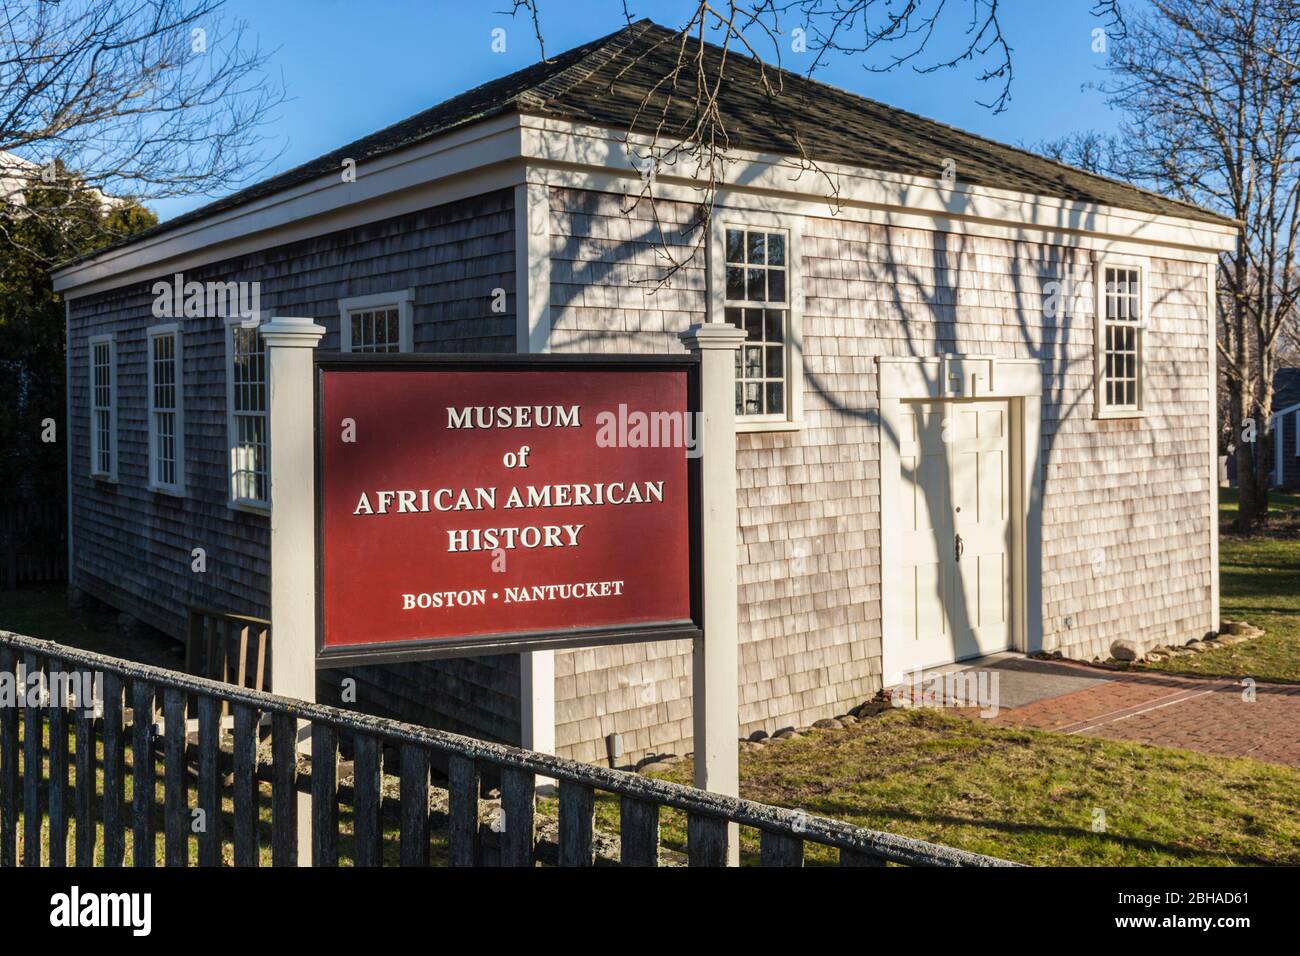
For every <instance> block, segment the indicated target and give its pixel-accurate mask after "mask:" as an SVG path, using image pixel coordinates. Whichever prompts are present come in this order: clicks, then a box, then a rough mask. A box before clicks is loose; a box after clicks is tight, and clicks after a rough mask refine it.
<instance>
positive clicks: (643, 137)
mask: <svg viewBox="0 0 1300 956" xmlns="http://www.w3.org/2000/svg"><path fill="white" fill-rule="evenodd" d="M690 9H691V12H690V14H689V15H688V17H687V19H686V22H685V23H682V24H681V25H680V26H679V27H678V28H677V29H676V31H675V32H674V33H673V34H672V36H671V38H670V39H668V40H666V41H664V42H663V44H661V46H666V47H668V48H669V50H670V52H671V59H672V66H671V67H670V69H668V70H666V71H665V72H664V73H663V75H661V76H659V77H658V78H657V80H656V82H655V84H654V86H653V88H652V89H650V90H649V91H648V92H647V93H646V95H645V97H644V98H643V99H642V101H641V103H640V106H639V108H638V110H637V113H636V116H635V118H634V119H633V121H632V122H631V123H629V130H628V132H627V134H626V137H625V149H626V150H627V154H628V156H629V161H630V162H631V163H632V164H633V165H634V166H636V167H637V168H638V169H639V170H641V172H642V178H643V181H644V183H643V187H642V189H641V191H640V193H639V194H637V195H635V196H634V197H632V199H631V200H630V201H631V202H632V203H637V202H640V201H643V200H646V201H648V202H647V207H648V208H649V209H650V210H651V213H652V215H654V216H655V222H656V226H657V228H658V230H659V234H660V241H659V242H658V243H657V249H658V252H659V255H660V257H661V259H662V260H663V265H664V268H663V270H662V272H661V273H660V275H658V276H657V277H655V279H653V280H651V281H653V282H655V283H656V284H667V283H670V281H671V279H672V277H673V275H674V274H675V273H676V272H678V271H679V270H680V269H682V268H683V267H684V266H686V265H687V264H689V263H690V262H692V261H694V260H695V259H696V258H697V257H698V256H700V254H701V251H702V248H703V237H704V236H705V235H707V233H708V228H707V227H708V223H709V219H710V216H711V215H712V209H713V204H714V197H715V195H716V190H717V186H718V183H719V182H720V180H721V177H722V176H723V174H724V172H725V170H726V168H727V167H728V165H729V164H730V162H731V152H732V150H731V147H730V141H731V137H730V135H729V132H730V131H729V130H728V129H727V119H726V116H725V115H724V113H723V111H722V110H721V109H720V103H719V97H720V94H721V92H722V89H723V85H724V84H725V82H726V79H725V77H726V69H727V64H728V62H729V61H731V60H732V59H734V58H737V57H746V58H750V59H752V60H753V61H755V64H756V66H757V68H758V76H759V83H760V86H761V87H762V90H763V92H764V94H765V95H766V96H768V97H777V96H780V95H781V94H782V92H783V79H784V76H783V73H782V71H781V69H780V67H782V65H783V56H784V54H785V53H786V52H787V51H791V50H796V51H799V52H800V53H801V54H806V55H807V56H806V58H804V59H801V60H800V64H801V66H802V70H801V71H800V72H803V73H804V74H806V75H808V76H812V75H813V74H815V73H816V72H817V71H818V70H819V69H821V68H822V67H824V66H826V65H827V64H828V63H829V62H830V60H831V59H832V58H834V57H840V56H845V57H851V58H853V59H854V60H856V61H858V62H860V63H861V65H862V67H863V69H865V70H867V71H871V72H887V71H890V70H895V69H899V68H903V67H906V68H909V69H912V70H914V71H915V72H917V73H922V74H927V73H934V72H936V71H939V70H951V69H957V68H960V67H962V66H964V65H975V69H976V70H977V71H978V72H977V75H976V80H977V82H978V83H980V84H986V85H988V86H989V87H990V88H991V89H992V90H993V91H994V93H993V96H992V98H991V99H989V100H988V101H987V102H984V103H983V104H982V105H985V106H986V107H988V108H989V109H991V110H993V111H994V112H1000V111H1001V110H1003V109H1005V108H1006V106H1007V104H1008V102H1009V101H1010V97H1011V85H1012V78H1013V73H1012V47H1011V45H1010V43H1009V42H1008V40H1007V39H1006V36H1005V34H1004V32H1003V28H1002V21H1001V19H1000V16H999V14H1000V0H750V2H742V0H697V2H696V3H695V4H694V5H693V6H692V7H691V8H690ZM1090 11H1091V13H1092V14H1093V15H1094V16H1096V17H1098V18H1099V19H1100V20H1101V21H1102V22H1103V23H1104V24H1105V29H1106V31H1107V33H1108V34H1109V35H1111V36H1113V37H1119V36H1122V35H1123V31H1124V17H1123V15H1122V13H1121V10H1120V6H1119V3H1118V0H1097V2H1094V3H1092V4H1091V6H1090ZM504 13H505V14H506V15H509V16H512V17H526V18H527V19H528V20H529V21H530V23H531V26H532V29H533V32H534V34H535V35H536V37H537V41H538V47H539V51H540V53H541V56H542V58H543V59H545V43H544V35H545V31H544V29H543V19H544V3H543V0H513V4H512V6H511V8H510V9H509V10H506V11H504ZM623 16H624V18H625V19H626V20H627V22H628V23H631V22H633V21H634V20H635V18H636V12H635V11H634V10H633V8H632V4H631V2H630V0H623ZM954 37H955V40H954ZM709 44H712V45H709ZM656 52H662V51H656ZM637 62H639V60H638V61H636V62H633V63H631V64H629V65H628V66H627V67H626V68H625V71H626V70H629V69H633V68H634V67H635V66H636V65H637ZM768 64H772V65H773V66H775V67H776V69H770V68H769V67H768ZM634 131H639V132H634ZM786 132H787V133H788V135H789V136H790V139H791V142H792V144H793V150H794V153H795V156H794V157H793V162H794V165H795V174H796V175H797V174H801V173H803V172H811V173H812V174H813V175H815V176H819V177H820V178H821V179H822V180H823V182H824V183H825V185H826V187H827V198H828V199H829V200H830V201H831V203H832V204H834V203H835V202H836V201H837V200H838V192H837V190H836V188H835V185H834V182H833V180H832V178H831V177H830V176H828V175H824V174H823V170H822V169H821V167H820V166H819V165H818V163H817V162H816V160H815V158H814V157H812V156H811V155H810V154H809V152H808V150H807V149H806V148H805V137H804V136H803V134H802V133H801V131H800V130H799V129H790V130H787V131H786ZM667 170H675V171H677V173H678V175H685V176H688V177H689V178H690V179H692V180H693V181H695V182H696V183H698V184H699V202H698V203H697V205H696V208H697V217H696V219H695V220H694V221H693V222H691V223H690V224H689V225H688V226H687V227H686V229H685V230H684V232H688V233H690V234H691V235H692V236H693V240H692V241H687V242H676V243H674V242H671V241H668V239H667V237H666V236H664V233H663V226H662V224H661V223H659V221H658V218H657V210H656V207H655V203H654V201H653V200H654V196H655V193H654V187H655V174H656V173H659V172H663V171H667Z"/></svg>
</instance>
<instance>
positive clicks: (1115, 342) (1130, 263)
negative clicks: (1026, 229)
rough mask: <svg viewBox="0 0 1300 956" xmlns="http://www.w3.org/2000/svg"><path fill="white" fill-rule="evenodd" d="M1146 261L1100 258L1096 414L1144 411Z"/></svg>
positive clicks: (1115, 415) (1117, 415)
mask: <svg viewBox="0 0 1300 956" xmlns="http://www.w3.org/2000/svg"><path fill="white" fill-rule="evenodd" d="M1146 274H1147V267H1146V263H1145V262H1144V261H1142V260H1140V259H1136V258H1130V257H1122V258H1121V257H1110V256H1108V257H1105V258H1102V259H1099V260H1098V261H1097V263H1096V273H1095V277H1094V280H1093V281H1094V286H1095V288H1096V293H1097V299H1096V336H1097V338H1096V374H1095V387H1096V395H1097V399H1096V417H1098V418H1136V417H1140V416H1141V415H1142V414H1143V411H1144V404H1143V386H1144V382H1143V377H1144V376H1143V369H1144V359H1145V346H1146V330H1147V309H1148V302H1147V286H1146Z"/></svg>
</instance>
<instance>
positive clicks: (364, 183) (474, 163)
mask: <svg viewBox="0 0 1300 956" xmlns="http://www.w3.org/2000/svg"><path fill="white" fill-rule="evenodd" d="M635 139H636V140H637V141H640V142H646V141H647V138H646V137H636V138H635ZM729 155H730V156H731V157H732V161H731V162H730V163H729V165H728V167H727V169H726V170H725V172H724V175H723V177H722V186H723V187H724V189H725V192H726V193H727V194H730V195H733V196H735V195H737V194H742V193H744V194H749V195H753V196H756V197H764V198H765V199H766V198H772V199H778V200H781V199H784V200H787V201H791V202H801V203H819V204H820V205H821V207H822V208H823V209H824V210H826V209H827V196H828V195H829V193H830V191H831V190H830V187H829V186H828V183H827V180H826V177H828V176H829V177H830V179H831V181H832V182H834V183H835V184H836V185H837V187H838V191H839V201H840V202H841V203H842V204H843V206H844V207H845V208H846V209H865V210H868V211H876V212H879V211H887V212H889V213H890V214H906V215H907V216H908V217H909V218H912V217H915V218H918V219H923V220H929V221H930V222H931V223H932V226H933V227H934V228H939V229H947V228H949V227H950V225H951V224H952V223H954V222H956V223H961V222H965V223H967V224H968V225H973V224H975V223H982V224H986V225H988V226H992V227H995V228H994V231H995V232H996V231H998V228H997V227H1001V228H1007V227H1014V228H1016V229H1017V230H1018V231H1020V232H1021V233H1024V232H1026V231H1027V232H1037V231H1039V230H1041V231H1042V232H1043V233H1044V237H1045V241H1052V240H1051V239H1050V238H1048V237H1049V236H1061V235H1073V236H1077V235H1084V236H1099V237H1104V238H1106V239H1109V240H1114V241H1118V242H1124V243H1136V244H1141V245H1147V246H1151V247H1160V248H1168V249H1178V250H1183V251H1184V252H1185V253H1186V252H1193V253H1196V254H1198V256H1200V255H1204V256H1206V257H1207V258H1208V257H1212V256H1214V255H1216V254H1217V253H1218V252H1219V251H1223V250H1227V249H1231V248H1234V247H1235V245H1236V232H1235V230H1233V229H1232V228H1230V227H1227V226H1221V225H1218V224H1215V223H1206V222H1199V221H1196V220H1190V219H1175V218H1171V217H1167V216H1157V215H1152V214H1144V213H1139V212H1134V211H1132V210H1124V209H1117V208H1114V207H1109V206H1100V205H1096V204H1091V203H1077V202H1070V201H1068V200H1063V199H1054V198H1050V197H1043V196H1031V195H1028V194H1024V193H1017V192H1012V191H1008V190H999V189H991V188H987V187H977V186H972V185H967V184H963V183H962V182H961V170H960V167H958V169H957V182H956V184H955V185H954V186H952V187H946V186H944V185H942V184H941V180H940V179H939V177H938V174H939V173H940V172H942V171H941V170H936V176H935V178H934V179H922V178H918V177H910V176H903V175H899V174H895V173H883V172H879V171H875V170H868V169H865V168H859V167H852V166H844V165H837V164H830V163H821V164H819V169H818V170H808V169H802V170H801V169H800V167H799V164H798V163H797V161H794V160H791V159H790V158H789V157H785V156H776V155H763V154H758V153H750V152H744V151H732V152H731V153H730V154H729ZM526 167H528V168H539V169H542V170H549V171H550V172H551V173H552V174H554V173H555V172H556V171H561V172H563V171H572V172H575V173H577V172H586V173H589V174H594V175H595V176H596V177H598V178H604V177H617V179H619V180H624V181H628V182H639V175H640V174H639V173H638V172H637V171H636V170H635V169H633V168H632V167H631V164H630V162H629V159H628V157H627V155H626V146H625V136H624V134H623V133H621V132H619V131H617V130H614V129H609V128H605V127H596V126H584V125H581V124H576V123H570V122H566V121H562V120H556V119H551V118H546V117H537V116H526V115H520V114H510V115H507V116H500V117H494V118H492V119H489V120H485V121H482V122H480V123H475V124H473V125H471V126H467V127H463V128H460V129H456V130H453V131H451V132H450V133H446V134H444V135H441V136H436V137H434V138H433V139H431V140H428V141H426V142H424V143H419V144H417V145H415V146H411V147H408V148H406V149H402V150H398V151H396V152H394V153H390V154H387V155H385V156H380V157H378V158H377V159H374V160H372V161H369V162H366V163H362V164H360V165H359V166H358V167H357V170H356V173H357V177H356V181H355V182H350V183H345V182H343V181H342V175H341V173H342V169H341V168H340V170H339V172H338V173H332V174H329V175H325V176H321V177H319V178H317V179H314V180H311V181H309V182H306V183H300V184H298V185H296V186H291V187H289V188H287V189H285V190H283V191H281V192H277V193H273V194H271V195H268V196H266V197H263V198H261V199H257V200H253V201H251V202H248V203H245V204H242V205H240V206H236V207H234V208H232V209H228V210H223V211H221V212H218V213H214V214H213V215H211V216H208V217H205V218H203V219H199V220H196V221H194V222H191V223H187V224H185V225H184V226H182V227H180V228H178V229H175V230H168V231H166V232H163V233H161V234H160V235H157V236H153V237H150V238H147V239H144V240H142V241H140V242H136V243H131V244H129V245H126V246H123V247H120V248H116V249H110V250H107V251H105V252H103V253H101V254H100V255H97V256H94V257H92V258H90V259H87V260H84V261H81V262H77V263H74V264H72V265H69V266H66V267H64V268H62V269H59V270H57V271H56V272H55V273H54V289H55V291H56V292H60V293H62V294H63V295H64V297H65V298H68V299H71V298H80V297H83V296H86V295H92V294H94V293H97V292H102V291H106V290H108V289H112V288H116V287H119V286H122V285H127V284H129V283H131V282H138V281H144V280H147V279H151V278H154V277H156V276H159V275H164V274H167V273H170V272H175V271H179V270H182V269H184V268H192V267H195V266H198V265H202V264H205V263H209V262H215V261H218V260H220V259H225V258H230V257H232V256H237V255H244V254H247V253H249V252H255V251H258V250H260V249H265V248H269V247H273V246H278V245H283V244H284V243H287V242H293V241H296V240H299V239H303V238H310V237H312V236H318V235H323V234H326V233H329V232H333V231H336V230H339V229H346V228H350V227H353V226H357V225H362V224H365V223H369V222H376V221H379V220H381V219H386V218H389V217H392V216H396V215H401V214H403V213H406V212H412V211H415V210H418V209H422V208H429V207H431V206H434V205H439V204H441V203H445V202H452V201H455V200H456V199H460V198H467V197H469V196H472V195H475V194H477V193H480V192H486V191H491V190H494V189H499V188H504V187H506V186H513V185H517V184H519V183H522V182H524V181H525V168H526ZM547 178H548V179H549V177H547ZM660 181H661V182H662V183H663V184H664V185H665V186H666V187H667V188H668V189H670V190H681V189H683V188H685V189H687V190H694V191H695V192H698V188H699V187H698V180H697V179H692V178H689V177H685V176H677V175H672V174H671V172H666V173H663V174H661V176H660ZM824 214H829V211H828V212H827V213H824Z"/></svg>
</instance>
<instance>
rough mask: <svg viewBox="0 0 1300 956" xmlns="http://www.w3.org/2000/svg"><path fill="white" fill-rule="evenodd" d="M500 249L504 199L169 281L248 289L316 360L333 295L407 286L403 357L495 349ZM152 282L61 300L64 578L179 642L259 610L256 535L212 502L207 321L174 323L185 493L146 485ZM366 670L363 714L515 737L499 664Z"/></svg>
mask: <svg viewBox="0 0 1300 956" xmlns="http://www.w3.org/2000/svg"><path fill="white" fill-rule="evenodd" d="M514 243H515V236H514V210H513V192H512V191H510V190H503V191H501V192H496V193H492V194H489V195H485V196H479V197H476V198H474V199H471V200H465V201H462V202H457V203H452V204H449V205H446V206H441V207H439V208H437V209H432V210H427V211H424V212H419V213H413V214H410V215H405V216H401V217H398V218H394V219H389V220H384V221H382V222H377V223H373V224H369V225H365V226H361V227H357V228H354V229H348V230H345V231H342V232H336V233H333V234H330V235H326V236H321V237H318V238H314V239H308V240H303V241H301V242H294V243H291V244H288V245H284V246H277V247H275V248H272V249H267V250H265V251H262V252H257V253H253V254H250V255H246V256H241V257H239V258H237V259H230V260H226V261H223V262H218V263H213V264H210V265H207V266H204V267H202V268H197V269H189V270H186V272H185V275H184V278H185V281H187V282H189V281H199V282H207V281H210V280H211V281H223V282H225V281H233V282H253V281H257V282H260V283H261V290H260V291H261V307H262V314H263V318H270V317H271V316H275V315H292V316H310V317H312V318H314V319H315V320H316V321H317V322H318V323H320V324H321V325H323V326H325V327H326V329H327V330H328V331H327V332H326V335H325V337H324V339H322V341H321V345H320V348H321V349H322V350H325V351H331V350H336V349H338V347H339V338H338V319H339V314H338V300H339V299H340V298H345V297H348V296H355V295H366V294H368V293H372V292H386V291H390V290H395V289H406V288H414V290H415V336H414V338H415V348H416V350H417V351H422V352H510V351H513V350H514V347H515V316H514V306H515V296H514V291H515V288H514V287H515V271H514V270H515V258H514V256H515V251H514ZM157 278H158V279H167V280H170V279H171V275H170V274H168V273H163V274H161V275H159V276H158V277H157ZM154 281H155V280H150V281H148V282H144V283H137V284H135V285H132V286H129V287H126V288H122V289H116V290H114V291H112V292H107V293H103V294H100V295H92V296H87V297H85V298H79V299H74V300H73V301H72V305H71V313H70V323H71V324H70V334H69V339H68V343H69V349H70V351H71V363H72V374H71V376H70V379H69V388H70V391H71V402H72V409H73V415H74V422H75V425H74V427H73V429H72V435H73V437H72V451H71V454H72V494H73V516H72V520H73V534H74V536H75V544H74V566H73V569H72V571H71V583H72V584H73V585H74V586H76V587H80V588H82V589H84V590H85V591H87V592H89V593H91V594H93V595H95V596H96V597H99V598H101V599H102V600H104V601H106V602H108V603H109V604H111V605H112V606H114V607H116V608H119V609H121V610H123V611H126V612H128V613H130V614H132V615H134V616H135V617H136V618H138V619H140V620H141V621H144V622H145V623H147V624H150V625H152V626H154V627H157V628H159V629H160V630H162V631H164V632H166V633H168V634H171V635H173V636H177V637H179V636H180V635H181V633H182V630H183V628H184V620H185V612H186V608H187V607H190V606H195V605H198V606H203V607H210V608H213V609H215V610H219V611H224V612H228V613H237V614H251V615H255V616H258V617H268V616H269V615H270V582H269V577H268V575H269V561H270V555H269V547H270V537H269V529H268V523H267V522H268V519H267V518H266V517H265V516H263V515H257V514H248V513H244V512H239V511H234V510H231V509H230V508H228V507H227V504H226V502H227V496H228V481H229V464H228V461H229V452H228V450H227V431H226V354H225V337H224V332H223V329H222V324H221V321H220V320H219V319H216V318H213V319H197V318H187V319H182V320H180V325H181V333H182V347H183V359H184V372H183V379H184V410H185V458H186V461H185V469H186V480H187V485H188V488H187V490H188V494H187V496H186V497H185V498H172V497H168V496H166V495H160V494H154V493H152V492H150V491H149V490H148V489H147V487H146V485H147V478H148V457H147V434H148V431H147V423H146V414H147V408H148V402H147V394H146V391H147V388H146V382H147V370H146V366H145V336H146V330H147V328H148V327H149V326H150V325H154V324H158V323H162V322H168V321H171V320H169V319H156V318H154V317H153V314H152V306H153V298H154V297H153V293H152V291H151V290H152V287H153V283H154ZM497 288H502V289H505V290H506V293H507V306H508V307H507V311H506V312H504V313H494V312H492V311H491V303H492V290H493V289H497ZM105 332H111V333H113V335H114V340H115V342H116V344H117V381H118V392H117V402H118V481H117V483H116V484H108V483H106V482H101V481H96V480H94V479H91V478H90V477H89V460H90V447H89V437H88V429H87V427H86V426H87V421H88V414H89V413H88V411H87V409H88V407H89V394H88V391H87V390H88V387H89V371H88V365H87V362H88V349H87V341H88V339H89V338H90V336H92V335H98V334H101V333H105ZM272 441H273V442H274V439H272ZM199 547H201V548H203V549H204V550H205V551H206V557H207V571H206V572H205V573H202V574H200V573H195V572H193V571H191V570H190V566H191V561H192V558H191V552H192V550H193V549H194V548H199ZM376 670H377V669H365V670H359V671H357V672H356V676H357V677H358V682H359V684H362V685H363V687H362V689H361V690H360V691H359V700H358V704H359V706H362V707H363V708H368V709H376V710H386V709H388V710H400V711H401V712H403V713H404V714H406V715H408V716H411V717H413V718H416V719H426V718H427V719H430V720H432V719H436V718H439V717H442V718H444V719H445V720H444V722H445V723H447V724H448V725H450V726H452V727H454V728H456V729H459V730H465V731H472V732H478V733H481V734H485V735H487V736H492V737H498V738H502V739H516V738H517V737H518V733H519V731H518V725H519V714H518V698H517V692H518V690H517V689H518V667H517V663H516V662H515V661H514V660H513V659H509V658H494V659H492V660H490V661H477V660H470V661H463V662H462V661H456V662H443V663H437V664H425V665H413V666H410V667H403V668H390V669H388V673H385V674H382V675H380V674H377V673H375V671H376ZM421 671H424V672H425V673H424V675H423V677H421V676H420V672H421ZM364 685H370V686H371V687H373V688H374V693H368V692H367V689H366V687H365V686H364ZM431 690H434V691H436V692H435V693H430V691H431ZM445 700H455V701H458V702H459V705H460V709H458V710H457V711H456V712H455V713H448V714H440V713H439V712H438V705H439V702H440V701H445Z"/></svg>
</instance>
